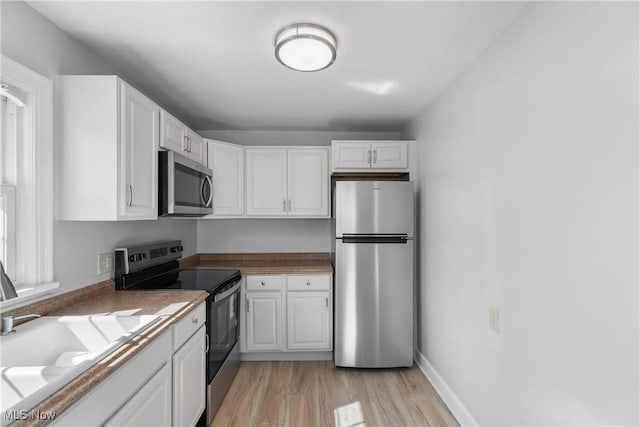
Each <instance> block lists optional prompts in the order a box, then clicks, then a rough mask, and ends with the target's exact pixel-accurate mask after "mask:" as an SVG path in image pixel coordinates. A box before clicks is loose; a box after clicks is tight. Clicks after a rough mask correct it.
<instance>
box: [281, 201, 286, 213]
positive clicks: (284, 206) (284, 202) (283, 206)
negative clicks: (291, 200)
mask: <svg viewBox="0 0 640 427" xmlns="http://www.w3.org/2000/svg"><path fill="white" fill-rule="evenodd" d="M282 210H283V211H285V212H286V211H287V201H286V200H285V199H282Z"/></svg>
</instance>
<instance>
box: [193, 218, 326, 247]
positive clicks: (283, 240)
mask: <svg viewBox="0 0 640 427" xmlns="http://www.w3.org/2000/svg"><path fill="white" fill-rule="evenodd" d="M332 245H333V242H332V239H331V220H329V219H201V220H199V221H198V252H203V253H205V252H217V253H222V252H331V251H332Z"/></svg>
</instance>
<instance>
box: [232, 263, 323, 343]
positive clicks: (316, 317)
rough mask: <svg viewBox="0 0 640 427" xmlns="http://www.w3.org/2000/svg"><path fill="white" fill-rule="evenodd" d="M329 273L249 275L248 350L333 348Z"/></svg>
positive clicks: (246, 311) (247, 300)
mask: <svg viewBox="0 0 640 427" xmlns="http://www.w3.org/2000/svg"><path fill="white" fill-rule="evenodd" d="M331 283H332V280H331V275H330V274H318V275H262V276H247V277H246V285H245V287H244V288H243V292H244V293H245V298H244V301H245V302H244V303H245V307H246V309H245V311H244V314H245V323H244V324H245V325H246V339H245V340H246V346H245V347H244V348H245V351H246V352H247V353H257V352H271V353H278V352H282V353H285V352H300V351H314V352H327V351H331V350H332V349H333V334H332V332H333V331H332V328H333V292H332V286H331Z"/></svg>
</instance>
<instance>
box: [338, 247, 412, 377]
mask: <svg viewBox="0 0 640 427" xmlns="http://www.w3.org/2000/svg"><path fill="white" fill-rule="evenodd" d="M335 295H336V299H335V308H336V311H335V316H336V330H335V364H336V366H344V367H359V368H391V367H401V366H411V365H412V364H413V241H412V240H408V241H406V243H345V242H343V241H341V240H337V241H336V286H335Z"/></svg>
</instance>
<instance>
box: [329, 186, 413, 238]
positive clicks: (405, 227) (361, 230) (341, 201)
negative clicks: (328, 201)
mask: <svg viewBox="0 0 640 427" xmlns="http://www.w3.org/2000/svg"><path fill="white" fill-rule="evenodd" d="M335 191H336V194H335V206H336V212H335V216H336V237H342V235H344V234H401V233H404V234H406V235H407V236H409V237H414V234H413V211H414V206H413V183H411V182H403V181H338V182H336V190H335Z"/></svg>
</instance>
